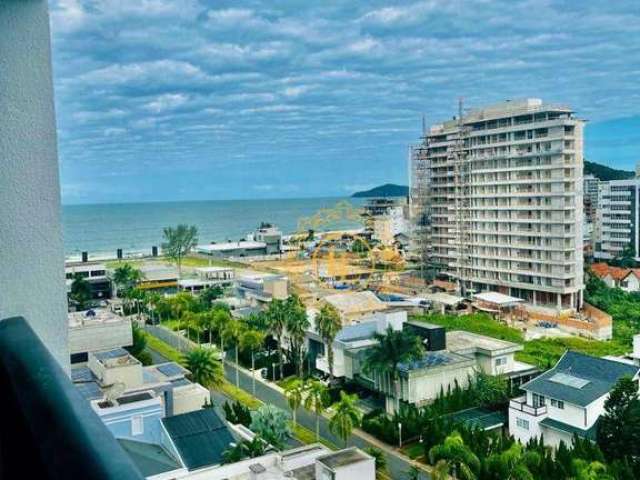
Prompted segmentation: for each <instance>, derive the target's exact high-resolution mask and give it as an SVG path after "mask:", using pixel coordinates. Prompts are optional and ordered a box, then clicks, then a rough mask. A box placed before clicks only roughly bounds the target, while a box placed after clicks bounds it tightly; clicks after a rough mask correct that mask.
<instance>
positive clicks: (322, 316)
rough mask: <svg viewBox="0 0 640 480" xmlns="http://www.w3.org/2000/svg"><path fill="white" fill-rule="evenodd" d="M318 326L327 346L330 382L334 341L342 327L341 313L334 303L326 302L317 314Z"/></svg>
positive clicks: (330, 380) (331, 380) (331, 378)
mask: <svg viewBox="0 0 640 480" xmlns="http://www.w3.org/2000/svg"><path fill="white" fill-rule="evenodd" d="M316 328H317V330H318V334H319V335H320V337H322V341H323V342H324V343H325V345H326V346H327V360H328V362H329V383H333V342H334V340H335V339H336V336H337V335H338V332H339V331H340V329H341V328H342V321H341V320H340V314H339V313H338V311H337V310H336V308H335V307H334V306H333V305H330V304H328V303H326V304H325V305H323V307H322V308H321V309H320V312H319V313H318V315H317V316H316Z"/></svg>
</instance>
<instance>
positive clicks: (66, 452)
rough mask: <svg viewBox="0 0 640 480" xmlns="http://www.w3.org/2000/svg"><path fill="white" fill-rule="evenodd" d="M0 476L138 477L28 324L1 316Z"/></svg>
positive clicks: (115, 479)
mask: <svg viewBox="0 0 640 480" xmlns="http://www.w3.org/2000/svg"><path fill="white" fill-rule="evenodd" d="M0 386H1V387H0V415H1V417H2V418H1V419H0V478H40V479H60V480H63V479H64V480H69V479H75V478H77V479H95V480H129V479H131V480H142V479H143V477H142V475H141V474H140V473H139V472H138V470H137V468H136V467H135V466H134V464H133V463H132V461H131V459H130V458H129V457H128V456H127V455H126V453H125V452H124V451H123V450H122V448H121V447H120V445H119V444H118V442H117V441H116V439H115V438H114V437H113V435H112V434H111V432H109V430H107V428H106V427H105V426H104V424H103V423H102V421H101V420H100V419H99V418H98V416H97V415H96V414H95V413H94V412H93V410H92V409H91V406H90V405H89V403H88V402H87V401H86V400H85V399H84V398H82V397H81V396H80V393H79V392H78V391H77V390H76V389H75V388H74V386H73V384H72V383H71V381H70V380H69V377H68V376H67V375H66V374H65V372H64V370H63V369H62V368H61V367H60V365H59V364H58V363H57V362H56V360H55V359H54V358H53V356H52V355H51V354H50V353H49V351H48V350H47V349H46V347H45V346H44V344H43V343H42V342H41V341H40V339H39V338H38V337H37V335H36V334H35V333H34V332H33V330H32V329H31V327H30V326H29V324H28V323H27V322H26V321H25V320H24V319H23V318H19V317H15V318H8V319H5V320H2V321H0Z"/></svg>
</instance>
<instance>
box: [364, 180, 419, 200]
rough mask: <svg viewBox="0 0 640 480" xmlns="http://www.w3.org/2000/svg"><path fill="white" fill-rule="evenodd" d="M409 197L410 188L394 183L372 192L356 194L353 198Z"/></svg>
mask: <svg viewBox="0 0 640 480" xmlns="http://www.w3.org/2000/svg"><path fill="white" fill-rule="evenodd" d="M407 195H409V187H407V186H406V185H396V184H394V183H385V184H384V185H380V186H379V187H375V188H372V189H371V190H364V191H362V192H356V193H354V194H353V195H351V197H353V198H371V197H406V196H407Z"/></svg>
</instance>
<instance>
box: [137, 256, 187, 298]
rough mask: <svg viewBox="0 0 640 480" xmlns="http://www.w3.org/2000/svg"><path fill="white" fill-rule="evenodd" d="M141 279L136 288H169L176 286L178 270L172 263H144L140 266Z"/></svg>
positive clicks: (172, 289) (173, 288)
mask: <svg viewBox="0 0 640 480" xmlns="http://www.w3.org/2000/svg"><path fill="white" fill-rule="evenodd" d="M140 272H141V273H142V280H140V282H138V288H140V289H142V290H171V291H174V290H175V289H176V288H177V287H178V270H177V269H176V268H175V267H173V266H172V265H162V264H156V263H152V264H145V265H142V266H141V267H140Z"/></svg>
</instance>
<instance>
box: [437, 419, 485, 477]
mask: <svg viewBox="0 0 640 480" xmlns="http://www.w3.org/2000/svg"><path fill="white" fill-rule="evenodd" d="M441 460H444V461H445V462H447V463H448V470H449V473H450V474H451V475H453V477H454V478H460V479H462V480H475V478H476V475H477V474H478V473H479V472H480V460H479V459H478V457H477V456H476V455H475V454H474V453H473V451H471V449H470V448H469V447H467V446H466V445H465V444H464V441H463V440H462V436H461V435H460V433H458V432H457V431H454V432H453V433H451V435H449V436H448V437H447V438H445V440H444V442H443V443H441V444H439V445H435V446H434V447H432V448H431V450H429V461H430V462H431V464H432V465H435V464H437V463H438V462H439V461H441Z"/></svg>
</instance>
